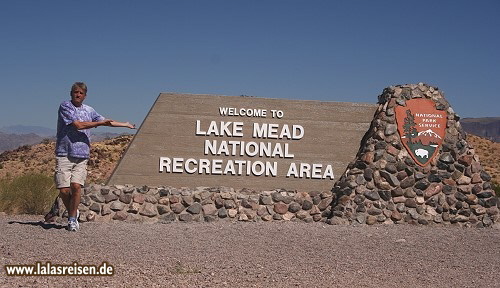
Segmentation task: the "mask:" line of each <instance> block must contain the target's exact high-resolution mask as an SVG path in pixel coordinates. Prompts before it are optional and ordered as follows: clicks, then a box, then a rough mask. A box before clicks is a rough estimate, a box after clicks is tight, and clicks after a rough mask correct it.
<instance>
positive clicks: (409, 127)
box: [403, 109, 418, 144]
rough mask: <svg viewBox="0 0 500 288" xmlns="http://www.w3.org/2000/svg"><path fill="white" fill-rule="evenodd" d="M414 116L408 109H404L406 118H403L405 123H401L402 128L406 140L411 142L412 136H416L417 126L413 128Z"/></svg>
mask: <svg viewBox="0 0 500 288" xmlns="http://www.w3.org/2000/svg"><path fill="white" fill-rule="evenodd" d="M415 125H417V123H415V117H414V116H413V114H411V111H410V110H409V109H408V110H406V118H405V124H404V125H403V129H404V131H405V136H406V138H408V142H409V143H411V144H413V140H412V139H413V138H415V137H417V136H418V132H417V128H415Z"/></svg>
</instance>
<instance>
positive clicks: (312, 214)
mask: <svg viewBox="0 0 500 288" xmlns="http://www.w3.org/2000/svg"><path fill="white" fill-rule="evenodd" d="M332 201H333V196H332V192H331V191H323V192H318V191H313V192H307V193H306V192H296V191H285V190H274V191H261V192H257V191H253V190H249V189H242V190H238V191H235V190H234V189H233V188H228V187H212V188H209V187H200V188H196V189H189V188H182V189H177V188H173V187H148V186H143V187H135V186H128V185H127V186H122V185H113V186H100V185H90V186H88V187H85V188H84V192H83V195H82V197H81V203H80V206H79V210H80V213H81V215H80V221H103V222H108V221H112V220H118V221H128V222H145V223H154V222H162V223H167V222H173V221H182V222H192V221H206V222H210V221H215V220H219V219H226V220H233V221H304V222H318V221H323V222H326V220H327V218H328V216H329V215H330V214H331V210H330V209H331V203H332ZM61 205H62V204H61ZM61 207H64V206H61ZM64 214H67V213H65V212H64V211H61V215H59V216H66V215H64ZM60 220H61V219H60Z"/></svg>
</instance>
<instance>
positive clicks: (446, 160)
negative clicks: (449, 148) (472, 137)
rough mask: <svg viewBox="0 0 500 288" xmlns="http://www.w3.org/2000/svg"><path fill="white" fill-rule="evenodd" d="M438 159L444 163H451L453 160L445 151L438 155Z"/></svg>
mask: <svg viewBox="0 0 500 288" xmlns="http://www.w3.org/2000/svg"><path fill="white" fill-rule="evenodd" d="M439 161H441V162H443V163H446V164H452V163H454V162H455V159H454V158H453V156H451V154H450V153H448V152H446V153H443V154H441V156H440V157H439Z"/></svg>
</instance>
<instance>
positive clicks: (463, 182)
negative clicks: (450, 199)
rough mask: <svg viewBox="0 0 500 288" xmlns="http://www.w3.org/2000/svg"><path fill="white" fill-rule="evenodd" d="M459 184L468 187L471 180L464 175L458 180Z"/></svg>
mask: <svg viewBox="0 0 500 288" xmlns="http://www.w3.org/2000/svg"><path fill="white" fill-rule="evenodd" d="M457 183H458V185H468V184H471V178H470V177H467V176H465V175H463V176H461V177H460V178H458V180H457Z"/></svg>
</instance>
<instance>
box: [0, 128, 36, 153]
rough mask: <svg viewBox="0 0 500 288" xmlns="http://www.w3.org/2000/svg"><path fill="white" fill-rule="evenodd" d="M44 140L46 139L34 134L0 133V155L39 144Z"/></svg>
mask: <svg viewBox="0 0 500 288" xmlns="http://www.w3.org/2000/svg"><path fill="white" fill-rule="evenodd" d="M43 139H45V138H44V137H42V136H39V135H36V134H33V133H29V134H21V135H18V134H8V133H3V132H0V153H1V152H3V151H8V150H13V149H16V148H18V147H20V146H24V145H33V144H37V143H40V142H42V140H43Z"/></svg>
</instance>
